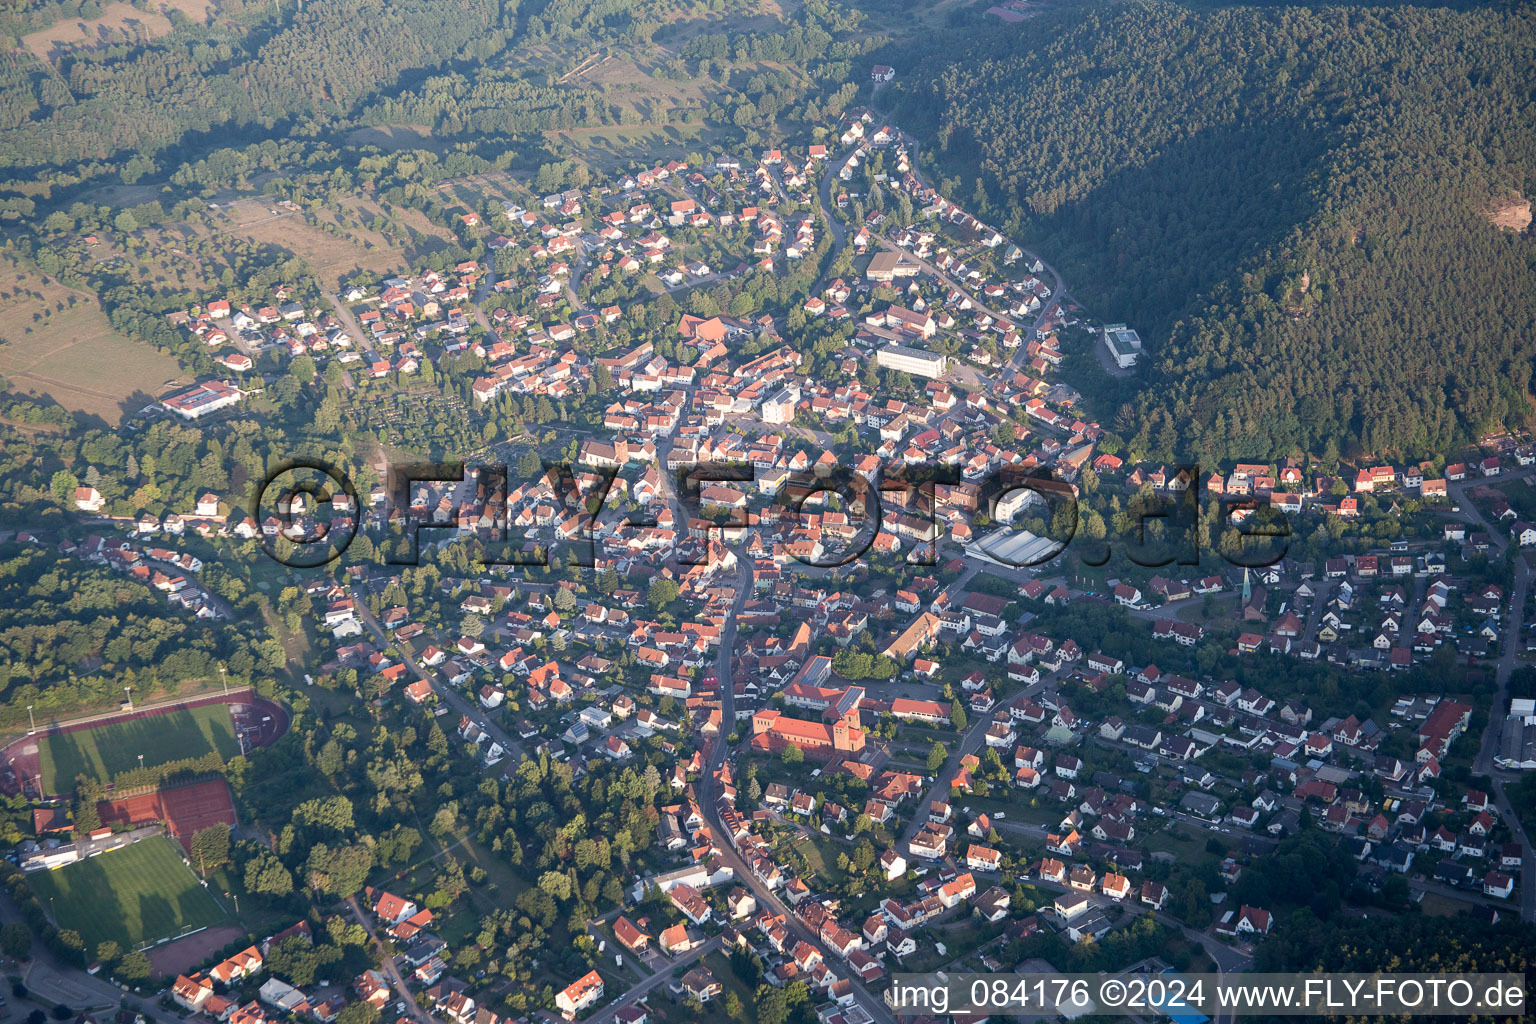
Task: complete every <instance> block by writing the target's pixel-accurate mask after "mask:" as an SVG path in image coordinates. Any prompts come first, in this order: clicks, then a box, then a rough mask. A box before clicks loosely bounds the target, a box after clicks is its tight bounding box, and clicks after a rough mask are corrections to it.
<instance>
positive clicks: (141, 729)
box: [38, 704, 240, 793]
mask: <svg viewBox="0 0 1536 1024" xmlns="http://www.w3.org/2000/svg"><path fill="white" fill-rule="evenodd" d="M38 747H39V750H38V757H39V769H40V771H41V772H42V775H43V789H44V790H45V791H46V792H49V793H63V792H68V791H69V790H71V789H73V788H74V784H75V777H76V776H77V775H87V776H93V777H95V778H97V779H100V780H101V781H102V782H108V781H110V780H111V779H112V777H113V776H114V775H116V774H117V773H118V772H122V771H126V770H128V769H129V768H136V767H138V764H139V755H140V754H143V755H144V765H145V767H153V766H155V765H158V764H164V763H166V762H167V761H175V760H179V759H181V758H185V757H201V756H202V755H204V754H206V753H208V752H209V751H214V750H216V751H218V752H219V754H220V755H222V756H223V757H224V758H225V759H226V760H227V759H229V758H231V757H234V756H235V755H236V754H238V753H240V743H239V741H238V740H237V739H236V738H235V726H234V721H233V720H232V719H231V718H230V715H229V705H228V704H205V705H203V706H202V707H196V708H185V709H182V710H177V711H171V712H167V713H166V714H163V715H151V716H148V717H144V718H132V719H127V720H123V721H114V722H108V723H106V724H104V725H99V726H97V727H95V728H93V729H80V730H78V731H75V732H64V733H56V734H54V735H51V736H44V737H42V738H41V739H40V740H39V742H38Z"/></svg>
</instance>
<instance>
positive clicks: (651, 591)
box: [645, 577, 678, 611]
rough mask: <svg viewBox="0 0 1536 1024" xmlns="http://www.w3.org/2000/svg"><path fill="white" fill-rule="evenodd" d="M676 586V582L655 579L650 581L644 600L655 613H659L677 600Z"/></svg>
mask: <svg viewBox="0 0 1536 1024" xmlns="http://www.w3.org/2000/svg"><path fill="white" fill-rule="evenodd" d="M677 595H678V586H677V581H676V580H668V579H661V578H659V577H658V578H657V579H654V580H652V581H651V585H650V587H649V588H648V589H647V590H646V593H645V600H646V603H647V604H649V605H650V606H651V607H652V608H653V609H655V610H656V611H660V610H661V609H663V608H665V607H666V606H667V605H669V604H671V603H672V602H673V601H676V600H677Z"/></svg>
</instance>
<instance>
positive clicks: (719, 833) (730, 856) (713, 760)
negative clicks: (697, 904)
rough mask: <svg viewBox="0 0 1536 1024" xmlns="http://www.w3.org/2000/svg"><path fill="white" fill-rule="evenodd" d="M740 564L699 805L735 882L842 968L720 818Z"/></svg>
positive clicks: (879, 1007)
mask: <svg viewBox="0 0 1536 1024" xmlns="http://www.w3.org/2000/svg"><path fill="white" fill-rule="evenodd" d="M737 565H738V582H737V590H736V603H735V606H734V607H733V609H732V613H731V615H730V616H729V617H728V618H727V619H726V621H725V628H724V629H723V630H722V631H721V634H720V652H719V654H718V656H717V657H716V659H715V678H716V679H717V680H718V685H719V687H720V714H721V727H720V734H719V735H718V736H717V737H716V738H715V740H714V741H713V742H712V743H711V744H710V751H709V761H708V763H707V764H706V765H705V770H704V777H703V778H702V779H701V780H700V782H699V805H700V808H701V810H702V811H703V812H704V817H705V818H706V820H707V821H708V822H709V827H710V829H711V831H712V832H713V833H714V835H715V839H716V844H717V845H718V846H719V848H720V854H721V856H722V857H723V858H724V860H725V862H726V863H727V864H729V865H730V866H731V870H733V871H735V872H736V880H737V881H738V882H740V883H741V884H743V885H745V886H747V887H748V888H750V889H751V890H752V894H753V895H754V896H755V897H756V898H757V902H758V906H759V907H764V908H767V909H769V910H771V911H773V912H774V913H775V914H782V915H783V916H784V922H785V927H786V928H788V929H789V932H790V934H791V935H793V936H794V937H795V938H797V939H799V940H801V941H802V942H807V943H809V944H810V945H812V946H814V947H815V948H816V949H818V950H820V951H821V954H822V956H823V957H824V958H825V959H826V961H827V963H828V964H837V963H840V959H839V958H838V957H837V956H836V955H835V954H833V953H832V952H830V951H829V950H828V949H827V948H826V947H825V946H823V945H822V944H821V939H820V938H819V937H818V936H817V935H816V934H815V933H814V932H812V931H811V930H810V929H809V928H807V927H806V926H805V924H804V923H803V922H801V920H800V919H799V918H798V917H796V916H795V915H794V912H793V911H792V910H790V908H789V907H787V906H785V905H784V903H783V901H781V900H780V899H779V897H778V895H777V894H776V893H775V892H774V891H773V890H772V889H770V888H769V887H768V886H767V884H766V883H764V882H763V880H762V879H760V878H758V877H757V875H755V874H753V873H752V869H751V868H749V867H748V866H747V862H746V861H744V860H742V858H741V855H740V854H739V853H737V852H736V847H735V845H734V844H733V843H732V842H731V841H730V839H729V838H728V835H727V833H726V830H725V825H724V823H723V822H722V821H721V820H720V807H719V803H718V794H717V793H716V791H715V778H716V773H717V772H718V771H719V770H720V768H721V766H722V765H723V764H725V759H726V755H727V754H728V753H729V744H727V743H726V734H727V733H729V732H730V731H732V728H733V727H734V723H735V721H736V695H735V692H734V686H733V683H732V679H731V673H732V669H733V661H734V658H735V649H736V618H737V615H739V614H740V612H741V608H742V605H744V604H745V603H746V600H747V596H748V595H749V594H751V593H752V561H751V559H750V558H748V557H747V555H746V552H745V549H743V550H742V551H739V552H738V553H737ZM838 973H839V974H840V975H841V976H845V977H848V981H849V984H851V985H852V986H853V995H854V999H855V1000H856V1001H857V1002H858V1003H859V1005H860V1006H862V1007H863V1008H864V1010H865V1012H867V1013H868V1014H869V1015H870V1017H871V1018H872V1019H873V1020H875V1021H876V1022H877V1024H896V1018H895V1017H894V1016H892V1015H891V1012H890V1011H889V1010H888V1009H887V1008H886V1005H885V1003H884V1002H883V1001H882V1000H881V999H880V998H879V997H877V996H876V995H874V993H872V992H870V991H869V989H867V988H865V987H864V986H863V985H862V984H861V983H860V982H859V980H858V979H857V978H855V977H852V976H851V975H850V974H849V972H848V971H847V968H846V966H844V968H843V969H842V970H840V971H838Z"/></svg>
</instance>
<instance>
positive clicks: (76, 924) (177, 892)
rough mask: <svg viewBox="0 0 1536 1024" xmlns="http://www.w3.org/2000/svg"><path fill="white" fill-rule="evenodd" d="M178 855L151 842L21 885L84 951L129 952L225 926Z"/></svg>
mask: <svg viewBox="0 0 1536 1024" xmlns="http://www.w3.org/2000/svg"><path fill="white" fill-rule="evenodd" d="M181 856H182V855H181V849H180V848H179V847H177V846H174V845H172V843H171V841H170V840H169V839H166V838H165V837H164V836H153V837H151V838H149V839H143V840H140V841H139V842H137V843H134V844H133V845H132V846H125V847H123V848H122V849H121V850H113V851H111V852H110V853H103V854H101V855H99V856H96V857H92V858H90V859H89V860H83V861H79V862H77V863H74V864H70V865H67V866H65V867H62V868H59V869H58V870H57V871H39V872H37V873H35V874H32V875H28V876H27V881H28V882H30V883H31V885H32V891H33V892H34V893H36V894H37V898H38V900H39V901H41V902H42V904H43V907H44V908H46V909H48V910H49V912H50V913H52V914H53V916H54V920H55V921H56V922H57V923H58V926H59V927H60V928H73V929H75V930H76V931H78V932H79V933H80V938H81V939H83V940H84V941H85V948H86V950H88V951H91V952H94V951H95V949H96V945H97V943H100V942H104V941H106V940H107V939H114V940H116V941H117V942H118V943H119V944H120V945H121V946H122V947H123V948H124V949H134V948H137V947H138V946H141V945H143V944H144V943H146V942H154V941H155V940H156V939H163V938H166V937H167V936H171V935H177V934H179V933H181V932H184V931H186V930H188V929H189V928H197V927H200V926H204V925H217V924H224V923H225V922H227V921H228V917H227V915H226V914H225V913H224V910H223V908H221V907H220V906H219V905H218V903H217V902H215V901H214V898H213V896H212V894H211V893H209V891H208V890H207V889H204V888H203V887H202V886H201V885H199V884H198V881H197V876H196V875H195V874H193V873H192V869H191V868H189V867H187V866H186V865H185V864H183V863H182V862H181Z"/></svg>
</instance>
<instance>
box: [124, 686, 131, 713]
mask: <svg viewBox="0 0 1536 1024" xmlns="http://www.w3.org/2000/svg"><path fill="white" fill-rule="evenodd" d="M132 689H133V687H132V686H131V685H130V686H125V687H123V696H124V697H125V698H127V701H128V710H129V711H132V710H133V694H132V693H130V692H129V691H130V690H132Z"/></svg>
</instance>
